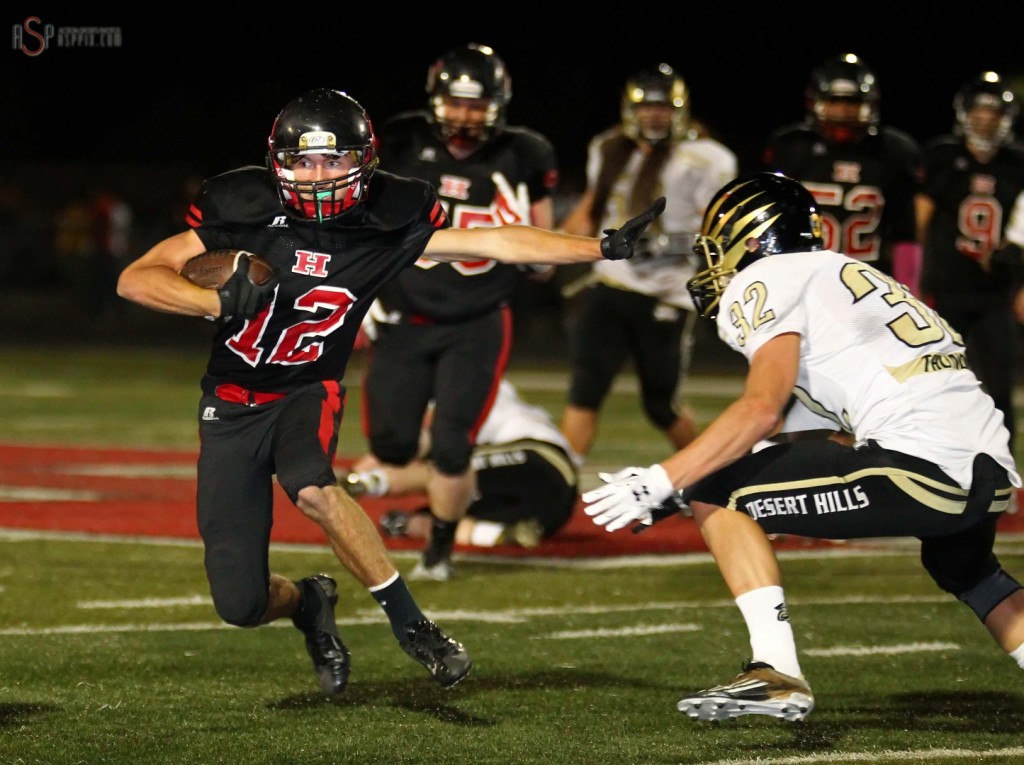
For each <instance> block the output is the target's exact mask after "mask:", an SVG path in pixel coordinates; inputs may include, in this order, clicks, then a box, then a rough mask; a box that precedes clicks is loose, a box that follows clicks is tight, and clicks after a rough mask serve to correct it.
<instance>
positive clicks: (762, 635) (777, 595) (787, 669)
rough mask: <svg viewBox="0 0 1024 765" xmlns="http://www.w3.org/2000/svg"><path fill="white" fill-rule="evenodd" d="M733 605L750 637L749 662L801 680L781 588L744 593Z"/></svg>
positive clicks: (772, 587)
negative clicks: (737, 609)
mask: <svg viewBox="0 0 1024 765" xmlns="http://www.w3.org/2000/svg"><path fill="white" fill-rule="evenodd" d="M736 605H737V606H739V609H740V613H742V614H743V620H744V621H745V622H746V623H747V632H749V633H750V651H751V659H752V660H753V661H763V662H764V663H765V664H771V665H772V666H773V667H775V669H777V670H778V671H779V672H782V673H783V674H784V675H789V676H791V677H803V673H802V672H801V671H800V661H799V660H798V659H797V657H796V641H795V640H794V639H793V627H792V626H791V625H790V623H789V614H788V613H787V611H786V598H785V595H784V594H783V592H782V588H781V587H778V586H776V585H772V586H770V587H760V588H758V589H756V590H751V591H750V592H745V593H743V594H742V595H740V596H739V597H738V598H736Z"/></svg>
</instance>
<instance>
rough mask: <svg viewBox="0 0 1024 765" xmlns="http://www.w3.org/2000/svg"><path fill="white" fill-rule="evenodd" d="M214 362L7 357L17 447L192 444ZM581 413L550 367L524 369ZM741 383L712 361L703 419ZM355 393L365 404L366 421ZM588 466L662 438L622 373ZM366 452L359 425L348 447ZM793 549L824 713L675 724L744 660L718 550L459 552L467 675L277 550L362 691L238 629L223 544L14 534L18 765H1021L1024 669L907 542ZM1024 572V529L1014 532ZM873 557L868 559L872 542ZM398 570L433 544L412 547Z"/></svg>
mask: <svg viewBox="0 0 1024 765" xmlns="http://www.w3.org/2000/svg"><path fill="white" fill-rule="evenodd" d="M203 361H204V358H203V354H202V352H198V353H192V352H187V351H170V350H152V351H147V352H145V353H143V352H138V351H135V350H132V349H124V350H121V351H118V352H116V353H113V352H110V351H104V352H100V351H93V352H86V351H80V350H79V351H68V350H63V349H60V350H55V349H52V348H51V349H40V350H38V351H34V352H28V351H23V350H12V349H5V350H0V395H2V397H3V402H4V403H3V410H2V411H3V416H2V421H3V433H2V439H0V440H3V441H4V442H8V443H10V442H24V443H35V444H87V445H94V446H111V445H117V446H128V447H144V448H154V447H161V446H164V447H169V448H175V449H190V448H194V446H195V419H194V409H195V398H196V391H197V379H198V375H199V374H200V373H201V371H202V365H203ZM510 376H511V377H512V379H513V380H515V381H517V382H518V383H519V384H520V387H521V389H522V391H523V393H524V395H526V396H527V397H528V398H529V399H530V400H531V401H534V402H536V403H540V404H542V405H544V406H547V407H548V408H549V409H550V410H551V411H552V412H553V413H556V414H557V412H558V411H559V410H560V408H561V402H562V388H561V387H560V382H561V379H562V378H561V377H560V376H559V374H558V372H557V370H556V371H552V370H538V369H515V370H513V373H512V374H511V375H510ZM736 389H737V381H736V380H734V379H727V378H711V377H706V378H705V377H699V378H697V379H695V381H694V385H693V391H694V393H695V395H694V397H693V399H692V404H693V405H694V407H695V409H696V411H697V413H698V418H699V419H700V420H701V421H702V422H703V421H706V420H707V419H709V418H710V417H712V416H713V415H714V413H715V412H716V411H717V409H718V408H720V407H721V406H722V405H723V404H724V403H725V401H727V400H728V399H729V397H730V396H732V395H733V394H734V393H735V392H736ZM357 401H358V391H357V390H354V391H353V393H352V396H351V397H350V400H349V406H350V412H352V413H355V412H357V411H358V406H356V404H357ZM600 438H601V441H600V445H599V448H598V449H597V450H596V451H595V453H594V463H596V464H607V465H609V466H615V465H618V466H621V465H624V464H627V463H631V464H649V463H650V462H651V461H654V460H656V459H659V458H661V457H663V456H664V455H665V453H666V450H665V447H664V446H663V445H662V443H661V440H660V438H659V437H658V436H657V435H656V434H654V433H652V431H651V430H650V428H649V427H648V426H646V425H645V423H644V422H643V420H642V417H641V416H640V414H639V407H638V405H637V402H636V398H635V394H634V392H632V389H631V387H630V386H629V384H628V380H627V381H625V382H624V383H623V385H622V387H621V389H620V390H619V391H618V392H617V393H616V395H615V396H614V397H613V401H612V402H611V404H610V408H609V411H608V412H607V415H606V417H605V419H604V422H603V427H602V432H601V436H600ZM360 446H361V442H360V437H359V435H358V422H357V419H356V418H355V417H350V418H349V420H348V422H346V424H345V426H344V431H343V434H342V449H343V450H356V449H358V448H359V447H360ZM848 547H849V549H846V548H842V547H841V548H839V549H829V550H822V551H817V552H804V553H796V552H794V553H788V554H786V553H784V554H783V555H782V565H783V571H784V574H785V576H786V577H787V582H786V584H787V593H788V600H789V606H790V613H791V616H792V618H793V622H794V629H795V632H796V634H797V639H798V641H799V645H800V647H801V649H802V652H803V653H802V663H803V669H804V671H805V673H806V675H807V677H808V679H809V681H810V682H811V684H812V686H813V687H814V690H815V694H816V697H817V705H818V706H817V709H816V710H815V711H814V713H813V714H812V715H811V716H810V717H809V718H808V720H807V721H806V722H804V723H800V724H788V723H783V722H780V721H776V720H768V719H754V718H744V719H741V720H738V721H735V722H732V723H729V724H725V725H717V724H702V723H696V722H693V721H691V720H688V719H686V718H684V717H682V716H681V715H680V714H679V713H678V712H677V711H676V710H675V702H676V701H677V699H678V698H679V697H680V696H681V695H682V694H683V693H684V692H686V691H691V690H695V689H698V688H702V687H706V686H707V685H710V684H715V683H718V682H721V681H724V680H727V679H729V678H730V677H731V676H732V675H733V674H735V672H737V671H738V669H739V664H740V662H741V661H742V660H743V659H744V658H746V656H747V652H748V646H747V640H746V634H745V630H744V628H743V624H742V620H741V619H740V616H739V614H738V612H737V610H736V608H735V606H734V605H733V604H732V602H731V600H730V599H729V597H728V593H727V592H726V590H725V587H724V585H723V584H722V582H721V580H720V578H719V576H718V574H717V570H716V569H715V567H714V565H713V564H712V563H711V562H710V561H708V560H707V558H706V556H704V555H701V554H693V555H689V556H678V557H668V556H662V557H660V558H658V557H655V558H645V559H642V560H631V559H622V560H601V561H587V560H585V559H584V560H579V559H577V560H573V561H538V560H531V561H525V562H524V561H518V562H515V561H508V560H502V559H499V558H494V557H487V556H474V557H471V558H466V559H463V560H460V562H459V566H458V574H459V577H458V578H457V579H456V580H454V581H452V582H449V583H445V584H435V583H414V585H413V589H414V592H415V593H416V595H417V597H418V599H419V601H420V603H421V605H422V606H423V607H424V609H425V610H426V611H427V613H428V614H429V615H430V616H432V617H434V618H436V619H437V620H438V621H439V622H440V623H441V624H442V625H443V626H444V627H445V628H446V629H447V630H448V631H449V632H451V633H452V634H453V635H454V636H455V637H457V638H458V639H460V640H462V641H463V642H464V643H465V644H466V646H467V647H468V648H469V649H470V651H471V652H472V654H473V656H474V659H475V662H476V666H475V669H474V671H473V673H472V674H471V676H470V677H469V678H467V679H466V681H464V682H463V683H462V684H461V685H459V686H457V687H456V688H454V689H451V690H449V691H443V690H441V689H440V688H437V687H435V686H434V685H433V683H432V681H431V680H430V679H429V677H428V676H427V674H426V672H425V671H424V670H423V669H422V668H421V667H420V666H418V665H417V664H415V663H414V662H413V661H412V660H410V659H409V658H408V657H406V656H405V655H404V654H403V653H402V652H401V651H400V650H399V649H398V647H397V644H396V643H395V642H394V639H393V638H392V636H391V633H390V630H389V629H388V626H387V624H386V622H385V620H384V618H383V616H382V614H381V612H380V610H379V609H378V608H377V606H376V605H375V604H374V603H373V601H372V599H371V598H370V596H369V595H368V594H367V593H365V592H364V591H362V590H361V589H360V588H359V587H358V586H357V585H356V584H355V583H354V581H352V580H351V579H350V578H348V577H347V576H345V575H344V574H343V573H342V572H341V571H340V567H339V565H338V564H337V562H336V561H335V560H334V559H333V556H331V555H330V554H329V553H328V552H327V551H326V549H325V548H322V547H319V546H275V547H274V548H273V550H272V563H273V567H274V569H275V570H277V571H280V572H281V573H284V574H287V575H291V576H295V577H299V576H303V575H306V574H308V573H312V572H314V571H318V570H325V571H328V572H330V573H332V574H334V575H335V576H336V577H337V578H338V582H339V588H340V593H341V605H340V606H339V609H338V614H339V619H338V621H339V627H340V629H341V632H342V635H343V637H344V639H345V641H346V643H347V645H348V647H349V648H350V650H351V651H352V654H353V671H352V677H351V680H350V684H349V688H348V689H347V690H346V692H345V694H344V695H343V696H342V697H341V698H339V699H336V700H330V701H329V700H325V699H324V698H323V697H322V696H321V695H320V694H319V692H318V690H317V686H316V681H315V678H314V677H313V673H312V670H311V668H310V666H309V664H308V659H307V657H306V654H305V651H304V647H303V642H302V639H301V636H300V635H299V634H298V633H297V632H296V631H295V630H294V629H293V628H292V627H291V626H290V625H287V624H286V623H282V626H280V627H278V626H276V625H275V626H270V627H264V628H260V629H257V630H240V629H237V628H230V627H226V626H224V625H222V624H221V623H219V621H218V619H217V618H216V615H215V614H214V612H213V609H212V607H211V605H210V604H209V601H208V595H207V589H206V584H205V580H204V576H203V571H202V550H201V548H200V547H199V546H198V544H196V543H192V542H167V541H165V542H162V543H160V542H153V541H148V542H147V541H145V540H134V539H112V538H96V537H88V536H71V535H55V534H36V533H32V532H4V531H2V530H0V763H5V764H6V763H19V764H20V763H47V764H49V763H62V764H63V763H68V764H70V763H85V764H87V765H92V764H93V763H103V764H104V765H105V764H106V763H133V764H135V763H146V764H148V763H203V764H205V763H225V764H230V765H234V764H235V763H275V764H278V763H281V764H284V763H288V764H290V763H409V764H412V763H424V764H425V765H433V764H434V763H470V764H472V763H587V764H589V763H601V764H602V765H603V764H612V763H615V764H617V763H658V764H661V763H666V764H667V763H730V764H731V765H735V764H736V763H754V762H758V763H773V764H774V765H783V764H785V765H797V764H800V763H841V762H868V763H904V762H928V763H968V762H975V761H978V762H984V763H1017V764H1019V763H1022V762H1024V673H1022V672H1021V671H1020V670H1018V669H1017V668H1016V667H1015V666H1014V665H1013V663H1012V661H1010V660H1009V659H1008V658H1007V657H1006V656H1005V655H1003V654H1002V653H1001V652H1000V651H999V650H998V648H997V647H996V646H995V645H994V643H993V642H992V641H991V639H990V638H989V636H988V634H987V633H986V632H985V631H984V629H983V628H982V627H981V626H980V625H979V624H978V623H977V622H976V620H975V618H974V617H973V615H972V614H971V613H970V612H969V611H968V609H966V608H965V607H963V606H961V605H959V604H957V603H956V602H954V601H953V600H952V599H951V598H949V597H947V596H944V595H943V594H942V593H940V592H938V591H937V590H936V588H935V587H934V585H933V584H932V583H931V581H930V580H929V579H928V577H927V575H926V574H925V573H924V572H923V571H922V570H921V569H920V566H919V564H918V563H917V558H916V554H915V551H914V549H913V547H911V546H908V545H901V544H881V543H879V544H878V545H876V546H874V547H872V548H871V549H864V548H862V547H861V546H853V545H851V546H848ZM998 552H999V555H1000V557H1001V559H1002V560H1003V561H1004V563H1005V565H1006V566H1007V568H1008V569H1009V570H1011V571H1013V572H1016V573H1017V574H1018V576H1019V575H1024V539H1020V538H1019V537H1012V536H1007V537H1005V538H1003V539H1001V540H1000V543H999V549H998ZM855 553H859V554H855ZM396 561H397V563H398V565H399V567H400V569H401V570H402V571H407V570H408V569H410V568H411V567H412V565H413V557H412V554H409V553H399V554H396Z"/></svg>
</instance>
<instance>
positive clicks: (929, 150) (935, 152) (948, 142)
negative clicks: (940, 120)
mask: <svg viewBox="0 0 1024 765" xmlns="http://www.w3.org/2000/svg"><path fill="white" fill-rule="evenodd" d="M960 143H961V139H959V138H956V137H954V136H949V135H946V136H939V137H938V138H933V139H932V140H931V141H929V142H928V143H927V144H925V147H924V157H923V160H922V163H921V166H922V168H923V170H922V176H923V179H922V183H921V191H923V192H924V193H925V194H927V195H928V196H930V197H932V198H933V199H934V198H936V197H938V196H939V193H940V192H939V189H940V188H941V187H942V185H943V184H945V183H946V177H947V176H948V175H949V174H950V173H952V172H953V169H954V168H953V162H954V159H955V157H956V153H957V152H956V150H957V146H959V145H960Z"/></svg>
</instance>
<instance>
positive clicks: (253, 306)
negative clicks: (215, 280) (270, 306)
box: [217, 255, 280, 321]
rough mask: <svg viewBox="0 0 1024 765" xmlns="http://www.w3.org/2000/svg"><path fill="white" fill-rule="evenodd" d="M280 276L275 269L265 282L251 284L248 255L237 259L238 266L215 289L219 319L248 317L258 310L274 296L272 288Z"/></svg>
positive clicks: (228, 319)
mask: <svg viewBox="0 0 1024 765" xmlns="http://www.w3.org/2000/svg"><path fill="white" fill-rule="evenodd" d="M279 281H280V277H278V275H277V270H276V269H275V270H274V272H273V274H272V275H271V277H270V279H268V280H267V283H266V284H253V283H252V282H251V281H249V256H248V255H243V256H242V257H240V258H239V259H238V266H237V267H236V268H235V272H234V273H233V274H231V278H230V279H228V280H227V281H226V282H224V286H223V287H221V288H220V289H219V290H217V294H218V295H219V296H220V318H219V320H220V321H230V320H231V319H234V318H238V319H248V318H251V317H253V316H255V315H256V314H258V313H259V312H260V310H261V309H262V308H263V306H265V305H266V304H267V303H269V302H270V299H271V298H272V297H273V296H274V289H275V288H276V287H277V283H278V282H279Z"/></svg>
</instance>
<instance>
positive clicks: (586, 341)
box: [561, 64, 737, 457]
mask: <svg viewBox="0 0 1024 765" xmlns="http://www.w3.org/2000/svg"><path fill="white" fill-rule="evenodd" d="M621 116H622V120H621V123H620V124H619V125H616V126H614V127H612V128H610V129H608V130H605V131H603V132H602V133H599V134H598V135H596V136H595V137H594V138H592V139H591V141H590V143H589V145H588V148H587V187H586V189H585V190H584V192H583V195H582V196H581V197H580V199H579V201H578V202H577V204H576V205H575V207H574V208H573V209H572V211H571V212H570V213H569V215H568V216H567V217H566V219H565V220H564V221H563V223H562V226H561V228H562V229H563V230H565V231H567V232H569V233H573V234H583V235H586V236H593V235H594V234H595V233H596V232H598V231H600V230H602V229H604V228H606V227H607V226H608V225H610V223H611V222H612V221H614V220H618V219H619V217H620V216H622V215H626V214H629V213H630V211H632V210H641V209H643V208H644V207H645V206H647V205H649V204H650V201H651V200H652V199H654V198H655V197H658V196H660V195H664V196H665V197H666V199H667V206H666V208H665V213H664V214H663V215H662V216H661V218H660V220H659V222H658V224H657V225H655V226H652V227H651V229H650V231H649V236H648V237H647V239H646V241H644V242H642V243H641V245H640V246H639V247H638V248H637V254H636V256H635V257H634V258H633V261H632V262H631V263H630V264H628V265H626V266H625V267H621V268H620V267H612V268H605V267H604V265H600V266H595V267H593V270H592V271H591V273H590V274H589V276H588V277H587V278H586V280H585V284H587V287H586V289H585V291H584V292H583V293H582V294H581V295H580V305H579V306H578V307H577V309H576V310H575V311H574V316H573V317H572V320H571V321H570V325H569V343H570V344H569V348H570V359H571V363H572V378H571V382H570V387H569V393H568V403H567V405H566V407H565V410H564V411H563V413H562V420H561V429H562V432H563V433H565V435H566V438H568V440H569V443H570V444H571V445H572V448H573V449H574V450H575V451H576V452H577V453H578V454H580V455H581V456H583V457H586V455H587V454H589V452H590V449H591V447H592V446H593V444H594V440H595V438H596V435H597V424H598V414H599V411H600V409H601V406H602V404H603V402H604V399H605V397H606V396H607V395H608V391H609V390H610V389H611V386H612V382H613V381H614V378H615V376H616V375H617V374H618V373H619V371H620V370H621V368H622V366H623V364H624V363H625V361H626V359H627V357H629V358H632V360H633V363H634V366H635V368H636V372H637V375H638V377H639V379H640V387H641V397H642V403H643V409H644V413H645V414H646V415H647V417H648V419H649V420H650V421H651V423H653V424H654V426H655V427H656V428H658V430H661V431H663V432H664V433H665V434H666V436H668V438H669V440H670V441H671V443H672V444H673V445H675V446H676V447H677V448H681V447H683V446H685V445H686V444H688V443H689V442H690V441H692V440H693V438H694V436H695V435H696V426H695V425H694V422H693V418H692V417H691V416H690V414H689V413H688V412H687V411H686V409H685V408H684V407H683V406H682V405H681V400H680V399H681V389H682V384H683V381H684V379H685V375H686V370H687V368H688V366H689V359H690V354H691V344H692V337H693V329H694V326H695V323H696V321H695V320H696V314H695V313H694V312H693V303H692V301H691V300H690V296H689V293H688V292H687V290H686V282H687V280H688V279H689V278H690V277H691V276H693V274H694V263H693V232H695V231H697V230H698V229H699V228H700V222H701V218H702V216H703V214H704V208H705V207H706V205H707V203H708V201H709V200H710V199H711V197H712V195H713V194H714V193H715V192H716V191H717V190H718V189H719V188H720V187H721V186H722V184H724V183H725V182H726V181H728V180H730V179H732V178H733V177H734V176H735V175H736V170H737V160H736V156H735V154H733V152H732V151H730V150H729V149H727V148H726V147H725V146H723V145H722V144H721V143H719V142H718V141H716V140H713V139H711V138H708V137H702V136H701V135H699V134H698V132H697V131H696V129H694V127H693V125H692V124H691V121H690V97H689V92H688V90H687V87H686V83H685V82H684V80H683V78H682V77H681V76H680V75H679V74H678V73H676V71H675V70H674V69H673V68H672V67H671V66H669V65H668V64H659V65H658V66H656V67H654V68H651V69H645V70H641V71H639V72H636V73H635V74H633V75H632V76H630V77H629V79H628V80H627V81H626V85H625V88H624V89H623V91H622V102H621ZM609 265H613V264H609Z"/></svg>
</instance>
